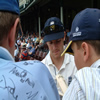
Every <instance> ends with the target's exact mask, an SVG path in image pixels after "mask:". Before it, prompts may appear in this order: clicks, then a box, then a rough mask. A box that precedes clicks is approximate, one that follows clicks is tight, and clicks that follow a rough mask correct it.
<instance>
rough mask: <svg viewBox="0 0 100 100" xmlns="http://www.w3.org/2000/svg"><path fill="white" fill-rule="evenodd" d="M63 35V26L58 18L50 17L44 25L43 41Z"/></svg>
mask: <svg viewBox="0 0 100 100" xmlns="http://www.w3.org/2000/svg"><path fill="white" fill-rule="evenodd" d="M63 37H64V26H63V24H62V22H61V21H60V19H59V18H57V17H51V18H49V19H48V20H47V21H46V22H45V25H44V42H48V41H52V40H57V39H60V38H63Z"/></svg>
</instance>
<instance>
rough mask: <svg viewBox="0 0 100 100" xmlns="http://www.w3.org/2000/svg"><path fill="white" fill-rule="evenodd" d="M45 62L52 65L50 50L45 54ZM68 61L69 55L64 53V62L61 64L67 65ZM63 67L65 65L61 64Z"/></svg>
mask: <svg viewBox="0 0 100 100" xmlns="http://www.w3.org/2000/svg"><path fill="white" fill-rule="evenodd" d="M47 62H48V65H53V62H52V60H51V57H50V51H49V53H48V55H47ZM69 62H70V58H69V55H68V54H65V55H64V62H63V64H64V65H67V64H68V63H69ZM63 68H65V66H63Z"/></svg>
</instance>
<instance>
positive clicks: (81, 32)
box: [62, 8, 100, 55]
mask: <svg viewBox="0 0 100 100" xmlns="http://www.w3.org/2000/svg"><path fill="white" fill-rule="evenodd" d="M69 39H70V42H69V44H68V46H67V47H66V49H65V50H64V52H63V53H62V55H63V54H64V53H65V52H66V51H67V50H68V48H69V47H70V45H71V43H72V42H73V41H78V40H79V41H80V40H100V10H99V9H96V8H86V9H84V10H82V11H81V12H79V13H78V14H77V15H76V16H75V18H74V20H73V22H72V27H71V33H70V37H69Z"/></svg>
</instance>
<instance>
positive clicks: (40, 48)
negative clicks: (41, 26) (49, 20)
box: [14, 33, 48, 62]
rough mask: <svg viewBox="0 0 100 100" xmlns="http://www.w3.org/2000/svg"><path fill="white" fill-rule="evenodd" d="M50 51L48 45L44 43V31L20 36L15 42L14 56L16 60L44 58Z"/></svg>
mask: <svg viewBox="0 0 100 100" xmlns="http://www.w3.org/2000/svg"><path fill="white" fill-rule="evenodd" d="M47 53H48V47H47V45H46V44H45V43H44V40H43V33H41V37H40V38H39V36H38V35H33V34H28V35H23V36H18V38H17V40H16V43H15V51H14V58H15V61H16V62H18V61H22V60H34V59H36V60H40V61H41V60H42V59H43V58H44V57H45V56H46V55H47Z"/></svg>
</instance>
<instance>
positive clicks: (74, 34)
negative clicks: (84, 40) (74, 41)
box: [73, 27, 81, 37]
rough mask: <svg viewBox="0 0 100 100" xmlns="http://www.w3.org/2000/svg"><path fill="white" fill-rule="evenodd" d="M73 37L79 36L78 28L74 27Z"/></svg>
mask: <svg viewBox="0 0 100 100" xmlns="http://www.w3.org/2000/svg"><path fill="white" fill-rule="evenodd" d="M75 36H81V32H79V27H76V29H75V33H73V37H75Z"/></svg>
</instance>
